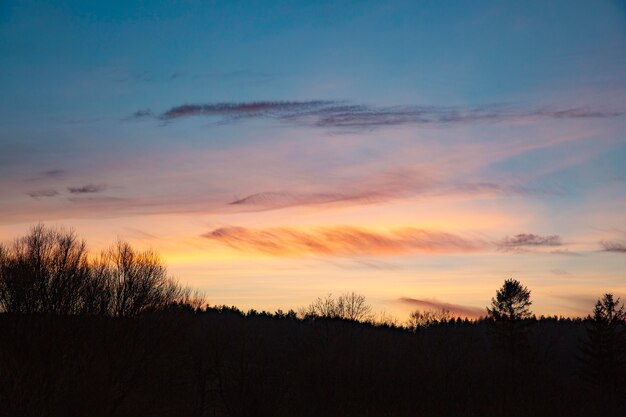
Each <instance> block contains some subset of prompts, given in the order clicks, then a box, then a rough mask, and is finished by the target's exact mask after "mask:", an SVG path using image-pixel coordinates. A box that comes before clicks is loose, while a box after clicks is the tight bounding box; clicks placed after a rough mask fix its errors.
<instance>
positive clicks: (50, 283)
mask: <svg viewBox="0 0 626 417" xmlns="http://www.w3.org/2000/svg"><path fill="white" fill-rule="evenodd" d="M181 303H182V304H187V305H190V306H191V307H193V308H194V309H196V308H198V307H199V306H201V305H202V303H203V298H202V296H201V295H200V294H199V293H192V292H191V290H190V289H189V288H186V287H182V286H180V285H179V284H178V283H177V282H176V281H175V280H174V279H173V278H171V277H170V276H168V275H167V270H166V268H165V266H164V265H163V264H162V262H161V261H160V259H159V257H158V255H157V254H156V253H154V252H152V251H149V250H148V251H144V252H138V251H136V250H135V249H133V248H132V247H131V246H130V245H129V244H128V243H126V242H118V243H117V244H116V245H114V246H113V247H111V248H110V249H109V250H107V251H105V252H103V253H102V254H101V255H100V256H99V257H98V258H96V259H94V260H91V261H90V260H89V259H88V256H87V250H86V245H85V242H84V241H82V240H79V239H78V238H77V237H76V234H75V233H74V232H73V231H66V230H63V229H49V228H46V227H45V226H44V225H42V224H39V225H37V226H35V227H33V228H32V229H31V231H30V233H29V234H28V235H27V236H25V237H22V238H19V239H17V240H15V242H14V243H13V244H12V245H11V246H8V247H5V246H1V245H0V312H7V313H53V314H60V315H68V314H88V315H111V316H116V317H127V316H136V315H137V314H140V313H142V312H144V311H150V310H159V309H163V308H165V307H167V306H171V305H173V304H181Z"/></svg>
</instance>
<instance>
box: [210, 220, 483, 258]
mask: <svg viewBox="0 0 626 417" xmlns="http://www.w3.org/2000/svg"><path fill="white" fill-rule="evenodd" d="M202 236H203V237H205V238H207V239H211V240H213V241H216V242H219V243H222V244H225V245H228V246H230V247H232V248H235V249H237V250H241V251H253V252H263V253H266V254H270V255H275V256H298V255H306V254H313V255H325V256H367V255H382V256H384V255H401V254H409V253H466V252H473V251H476V250H479V249H481V248H483V247H485V246H486V245H485V244H484V243H483V242H479V241H473V240H468V239H465V238H463V237H461V236H458V235H454V234H451V233H445V232H440V231H428V230H422V229H415V228H403V229H398V230H392V231H390V232H387V233H380V232H374V231H371V230H367V229H363V228H356V227H323V228H314V229H309V230H306V231H304V230H299V229H295V228H267V229H253V228H243V227H223V228H219V229H216V230H213V231H211V232H208V233H205V234H203V235H202Z"/></svg>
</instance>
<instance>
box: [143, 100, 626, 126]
mask: <svg viewBox="0 0 626 417" xmlns="http://www.w3.org/2000/svg"><path fill="white" fill-rule="evenodd" d="M624 114H625V112H624V111H621V110H620V111H603V110H596V109H591V108H587V107H566V108H549V107H543V108H536V109H526V110H523V109H521V110H520V109H517V108H514V107H512V106H510V105H496V104H494V105H485V106H474V107H461V106H423V105H408V106H375V105H368V104H352V103H349V102H346V101H336V100H307V101H251V102H224V103H208V104H183V105H179V106H175V107H172V108H170V109H168V110H166V111H164V112H162V113H161V114H157V115H153V114H152V113H151V112H147V111H145V110H139V111H137V112H135V113H134V114H133V115H132V116H131V118H135V119H144V118H146V117H155V118H157V119H159V120H161V121H164V122H171V121H174V120H176V119H181V118H186V117H191V116H205V117H213V118H218V119H219V120H220V122H222V123H228V122H234V121H237V120H241V119H251V118H263V119H273V120H279V121H284V122H288V123H291V124H295V125H304V126H310V127H322V128H338V129H375V128H380V127H384V126H399V125H454V124H460V123H479V122H487V123H497V122H505V121H513V122H515V121H533V120H539V119H592V118H613V117H618V116H622V115H624Z"/></svg>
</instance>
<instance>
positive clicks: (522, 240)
mask: <svg viewBox="0 0 626 417" xmlns="http://www.w3.org/2000/svg"><path fill="white" fill-rule="evenodd" d="M562 245H563V242H562V241H561V237H560V236H558V235H549V236H541V235H536V234H534V233H520V234H517V235H515V236H507V237H505V238H504V239H502V240H501V241H500V242H498V243H496V246H497V248H498V249H499V250H501V251H504V252H524V251H528V250H529V249H531V248H541V247H557V246H562ZM562 252H563V251H553V252H552V253H562Z"/></svg>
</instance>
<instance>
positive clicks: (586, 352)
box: [581, 294, 626, 404]
mask: <svg viewBox="0 0 626 417" xmlns="http://www.w3.org/2000/svg"><path fill="white" fill-rule="evenodd" d="M587 320H588V327H587V336H586V339H585V340H583V342H582V345H581V351H582V356H581V371H582V375H583V377H584V378H585V379H586V380H587V381H589V382H591V383H592V384H593V385H595V386H596V387H598V388H599V389H600V392H601V396H602V397H603V400H604V402H608V403H611V404H612V403H613V402H614V401H615V400H616V399H617V398H619V397H620V396H621V397H623V396H624V395H626V326H625V324H626V312H625V311H624V305H623V304H622V305H620V299H619V297H618V298H617V299H616V298H614V297H613V294H604V296H602V298H601V299H599V300H598V301H597V302H596V305H595V307H594V309H593V316H588V318H587Z"/></svg>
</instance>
